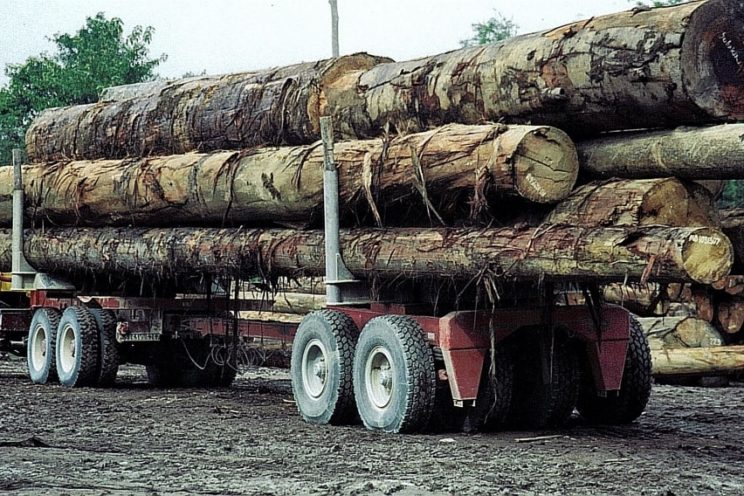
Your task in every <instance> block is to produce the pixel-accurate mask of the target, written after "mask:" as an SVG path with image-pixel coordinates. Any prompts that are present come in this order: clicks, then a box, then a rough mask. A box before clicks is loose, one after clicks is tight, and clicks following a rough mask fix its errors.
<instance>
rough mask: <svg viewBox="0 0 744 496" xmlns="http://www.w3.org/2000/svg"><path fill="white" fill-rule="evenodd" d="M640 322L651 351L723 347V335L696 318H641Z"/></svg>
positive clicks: (707, 323) (708, 323)
mask: <svg viewBox="0 0 744 496" xmlns="http://www.w3.org/2000/svg"><path fill="white" fill-rule="evenodd" d="M638 322H640V324H641V327H643V331H644V333H645V334H646V337H647V338H648V343H649V346H650V347H651V349H662V348H701V347H711V346H721V345H723V338H722V337H721V333H720V332H718V331H717V330H716V329H715V327H713V326H712V325H711V324H710V322H707V321H705V320H703V319H699V318H696V317H641V318H639V319H638Z"/></svg>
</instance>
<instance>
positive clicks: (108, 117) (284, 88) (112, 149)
mask: <svg viewBox="0 0 744 496" xmlns="http://www.w3.org/2000/svg"><path fill="white" fill-rule="evenodd" d="M743 19H744V6H743V5H742V4H741V3H740V2H738V1H737V0H707V1H697V2H689V3H685V4H682V5H678V6H674V7H668V8H663V9H649V10H638V9H634V10H632V11H627V12H621V13H617V14H611V15H607V16H600V17H595V18H592V19H587V20H582V21H577V22H574V23H571V24H568V25H565V26H561V27H558V28H555V29H552V30H548V31H544V32H539V33H533V34H528V35H523V36H518V37H514V38H511V39H509V40H506V41H504V42H502V43H499V44H489V45H482V46H476V47H469V48H464V49H461V50H456V51H453V52H449V53H445V54H441V55H436V56H433V57H428V58H423V59H419V60H413V61H408V62H400V63H393V62H390V63H383V64H378V63H379V62H380V61H381V60H382V59H381V58H379V57H371V56H367V55H354V56H348V57H341V58H340V59H335V60H330V61H321V62H316V63H309V64H300V65H297V66H292V67H289V68H280V69H274V70H268V71H258V72H256V73H251V74H247V75H238V76H224V77H222V78H215V81H216V82H215V83H214V84H212V83H210V82H209V81H210V80H209V79H206V80H205V79H201V80H200V79H199V78H197V81H196V82H195V81H193V80H192V81H190V82H186V83H181V82H178V81H176V82H173V83H171V84H170V85H169V86H168V87H167V88H166V89H164V90H162V91H160V92H159V93H158V96H157V97H156V98H153V97H148V96H146V97H143V98H132V99H128V100H125V101H122V102H109V103H99V104H94V105H91V106H85V107H80V108H68V109H58V110H51V111H48V112H44V113H43V114H42V115H41V116H39V118H38V119H36V121H35V122H34V124H33V125H32V126H31V128H30V129H29V132H28V134H27V135H26V144H27V151H28V155H29V157H31V159H32V160H35V161H48V160H57V159H64V158H66V159H72V158H101V157H109V158H115V157H123V156H127V155H129V156H142V155H148V154H157V153H183V152H185V151H190V150H194V149H199V150H202V151H206V150H213V149H216V148H240V147H245V146H253V145H256V144H263V143H288V144H300V143H307V142H311V141H313V140H315V139H317V137H318V126H317V117H318V116H320V115H333V116H334V118H335V119H336V122H337V129H338V131H339V133H340V134H341V135H342V136H346V137H358V138H361V137H371V136H378V135H380V134H381V133H382V132H383V130H384V129H385V128H386V127H388V126H390V127H391V130H393V131H397V132H398V133H404V134H406V133H412V132H419V131H423V130H426V129H428V128H432V127H437V126H441V125H443V124H445V123H451V122H459V123H464V124H476V123H482V122H484V121H494V122H497V121H505V122H509V123H528V122H529V123H536V124H547V125H555V126H556V127H559V128H562V129H564V130H566V131H568V132H569V134H575V135H577V136H578V135H595V134H596V133H599V132H601V131H606V130H613V129H638V128H653V127H673V126H678V125H679V124H681V123H682V124H704V123H713V122H725V121H732V120H737V119H740V118H742V117H744V103H742V102H744V97H743V95H744V85H742V84H741V83H742V71H741V70H740V69H741V67H742V64H744V62H743V61H744V41H743V40H744V35H742V30H741V29H740V26H741V24H742V22H743V21H742V20H743ZM192 79H193V78H192ZM187 117H188V118H187Z"/></svg>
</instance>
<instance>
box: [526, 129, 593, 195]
mask: <svg viewBox="0 0 744 496" xmlns="http://www.w3.org/2000/svg"><path fill="white" fill-rule="evenodd" d="M512 160H513V161H514V171H515V173H516V174H515V175H516V188H517V191H519V193H520V195H521V196H523V197H524V198H526V199H528V200H530V201H533V202H536V203H555V202H558V201H560V200H562V199H564V198H566V197H567V196H568V195H569V194H570V193H571V190H572V189H573V187H574V185H575V184H576V178H577V176H578V173H579V158H578V154H577V152H576V148H575V147H574V145H573V142H572V141H571V138H569V137H568V135H567V134H566V133H564V132H563V131H561V130H560V129H557V128H553V127H542V126H541V127H537V128H531V129H530V131H529V132H527V133H526V134H525V135H524V136H523V137H522V139H521V140H520V143H519V146H518V147H517V149H516V152H515V154H514V156H513V157H512Z"/></svg>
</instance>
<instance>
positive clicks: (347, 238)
mask: <svg viewBox="0 0 744 496" xmlns="http://www.w3.org/2000/svg"><path fill="white" fill-rule="evenodd" d="M25 238H26V245H25V252H26V256H27V258H28V260H29V262H30V263H31V264H32V265H33V266H34V267H36V268H37V269H38V270H42V271H47V272H51V273H57V272H77V273H80V272H95V273H104V274H109V273H111V274H117V273H118V274H132V275H139V274H142V275H149V276H154V277H162V278H170V277H178V276H180V275H194V274H199V273H206V274H212V275H220V274H225V275H232V276H239V277H246V278H247V277H253V276H256V275H257V274H258V275H282V274H285V275H286V274H296V273H301V274H302V275H317V274H322V273H323V272H324V271H325V260H324V256H323V233H322V232H320V231H296V230H278V229H276V230H261V229H207V228H202V229H199V228H191V229H189V228H180V229H179V228H172V229H144V228H97V229H94V228H89V229H85V228H77V229H48V230H46V231H43V232H42V231H27V233H26V236H25ZM10 239H11V236H10V231H9V230H7V229H6V230H0V270H7V269H8V267H9V266H10ZM341 249H342V253H343V254H344V260H345V261H346V264H347V265H348V267H349V269H350V270H351V271H352V272H353V273H354V274H356V275H357V276H360V277H374V276H378V277H380V278H399V277H409V278H416V277H429V278H447V279H456V280H466V281H467V280H472V279H473V278H477V277H481V276H491V277H504V278H515V279H531V280H539V279H540V278H546V279H563V280H565V279H572V280H588V281H602V280H607V281H618V280H624V279H626V278H628V279H630V280H641V281H642V282H644V283H645V282H646V281H647V280H648V279H650V278H653V279H657V280H682V281H686V280H694V281H698V282H703V283H710V282H712V281H715V280H718V279H720V278H721V277H723V276H724V275H727V274H728V271H729V269H730V266H731V259H732V255H731V246H730V243H729V242H728V240H727V239H726V238H725V236H723V235H722V234H721V233H720V232H718V231H716V230H714V229H709V228H665V227H648V228H635V229H622V228H604V229H602V228H600V229H582V228H576V227H568V226H564V227H561V226H548V227H543V228H502V229H478V230H476V229H375V230H372V229H357V230H352V231H342V235H341Z"/></svg>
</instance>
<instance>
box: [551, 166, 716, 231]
mask: <svg viewBox="0 0 744 496" xmlns="http://www.w3.org/2000/svg"><path fill="white" fill-rule="evenodd" d="M546 222H547V223H551V224H569V225H575V226H585V227H590V226H639V225H662V226H673V227H686V226H709V227H716V226H718V225H720V221H719V219H718V217H717V215H716V210H715V208H714V207H713V201H712V199H711V196H710V194H709V192H708V191H707V190H706V189H705V188H703V187H702V186H700V185H699V184H694V183H683V182H681V181H679V180H677V179H674V178H667V179H639V180H627V179H616V180H608V181H596V182H592V183H589V184H585V185H584V186H581V187H579V188H577V189H576V190H575V191H574V192H573V193H571V195H570V196H569V197H568V198H566V199H565V200H563V201H562V202H561V203H559V204H558V205H556V207H555V209H553V211H552V212H551V213H550V215H548V217H547V219H546Z"/></svg>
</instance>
